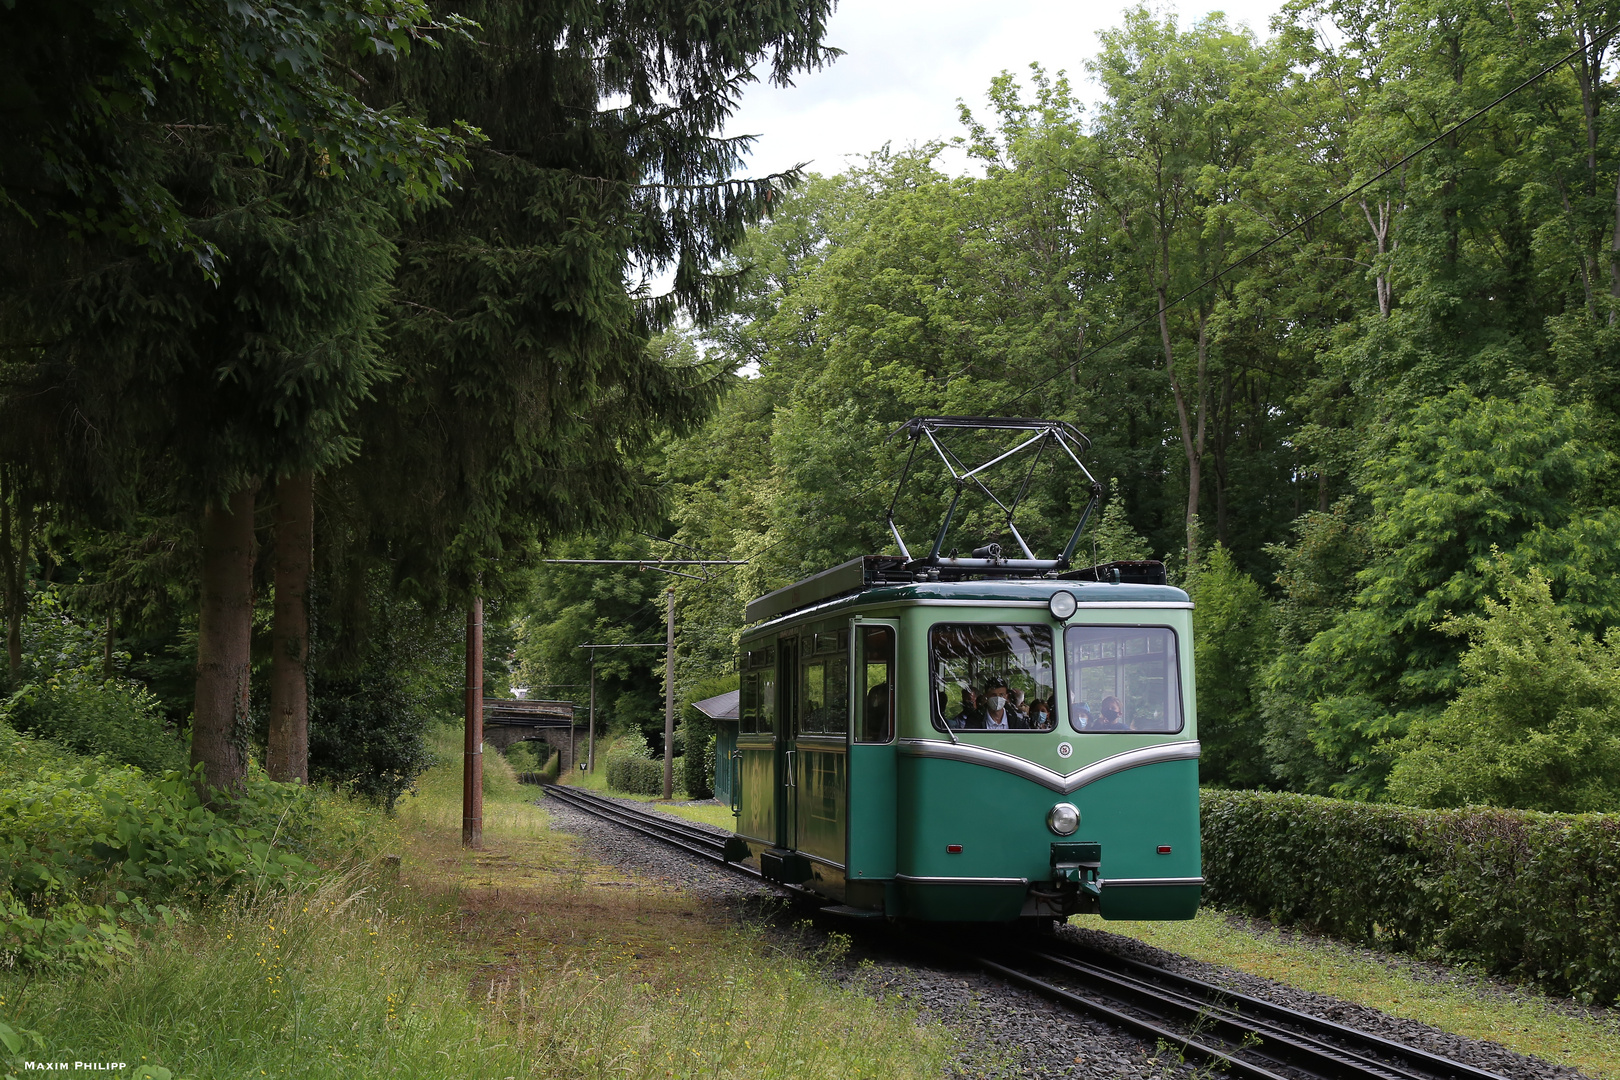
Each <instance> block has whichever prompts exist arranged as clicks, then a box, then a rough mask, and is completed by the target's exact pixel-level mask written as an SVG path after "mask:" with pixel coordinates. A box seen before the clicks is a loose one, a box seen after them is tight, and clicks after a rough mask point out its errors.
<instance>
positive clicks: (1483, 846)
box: [1203, 790, 1620, 1003]
mask: <svg viewBox="0 0 1620 1080" xmlns="http://www.w3.org/2000/svg"><path fill="white" fill-rule="evenodd" d="M1203 856H1204V876H1205V878H1206V879H1207V882H1208V884H1207V886H1206V888H1205V899H1206V900H1207V901H1208V902H1209V903H1211V904H1215V905H1219V906H1221V907H1227V908H1234V909H1237V910H1240V911H1245V912H1248V913H1251V914H1255V915H1260V916H1264V917H1266V918H1270V919H1272V920H1274V921H1277V922H1281V923H1293V924H1302V925H1306V926H1311V927H1314V928H1316V929H1320V930H1322V931H1325V932H1327V933H1330V934H1333V935H1335V936H1338V937H1342V938H1346V939H1348V940H1351V941H1355V942H1360V943H1365V944H1372V945H1379V946H1383V947H1386V948H1393V949H1399V950H1404V951H1410V952H1416V953H1419V954H1423V955H1436V956H1442V957H1447V958H1452V959H1462V960H1468V961H1473V962H1476V963H1479V964H1481V965H1483V966H1484V967H1485V968H1487V969H1488V970H1490V971H1492V972H1495V973H1497V974H1501V975H1507V976H1512V977H1515V978H1521V979H1526V980H1530V981H1534V982H1538V983H1541V984H1542V985H1544V986H1546V987H1547V988H1549V989H1551V990H1554V991H1556V992H1560V993H1573V994H1575V995H1577V996H1578V997H1581V998H1582V999H1584V1000H1588V1001H1598V1002H1603V1003H1610V1002H1614V1001H1616V1000H1620V889H1616V888H1615V882H1616V881H1617V880H1620V815H1613V814H1582V815H1566V814H1544V813H1538V812H1535V811H1525V810H1500V809H1490V808H1469V809H1464V810H1419V809H1414V808H1411V807H1404V806H1390V805H1381V804H1371V803H1361V802H1346V801H1341V800H1337V799H1324V798H1318V797H1315V796H1309V795H1294V794H1288V793H1276V792H1257V791H1214V790H1206V791H1204V792H1203Z"/></svg>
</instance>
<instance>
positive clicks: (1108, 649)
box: [1063, 626, 1181, 734]
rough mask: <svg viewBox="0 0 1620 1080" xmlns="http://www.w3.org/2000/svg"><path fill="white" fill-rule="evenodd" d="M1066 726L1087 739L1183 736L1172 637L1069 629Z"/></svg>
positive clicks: (1155, 631) (1167, 632)
mask: <svg viewBox="0 0 1620 1080" xmlns="http://www.w3.org/2000/svg"><path fill="white" fill-rule="evenodd" d="M1063 646H1064V652H1065V653H1066V654H1067V657H1066V659H1067V661H1068V674H1069V726H1070V727H1072V728H1074V730H1076V731H1078V732H1082V733H1085V734H1090V733H1093V732H1106V731H1146V732H1153V733H1157V734H1171V733H1174V732H1177V731H1180V730H1181V677H1180V667H1179V665H1178V664H1177V662H1176V634H1175V631H1174V630H1171V629H1169V628H1168V627H1163V626H1071V627H1069V628H1068V629H1067V630H1066V631H1064V634H1063Z"/></svg>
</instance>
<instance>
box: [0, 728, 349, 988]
mask: <svg viewBox="0 0 1620 1080" xmlns="http://www.w3.org/2000/svg"><path fill="white" fill-rule="evenodd" d="M377 820H379V816H378V815H369V816H368V815H365V814H361V813H356V807H355V805H354V804H353V803H352V802H351V801H350V800H348V799H345V798H343V797H341V796H337V795H332V794H329V793H324V794H323V793H319V792H316V791H312V790H311V789H308V788H305V787H302V786H299V785H295V784H278V783H274V782H272V781H269V780H267V779H266V778H265V777H264V775H263V774H262V773H261V772H259V771H258V770H254V772H253V774H252V775H251V776H250V777H249V779H248V781H247V782H246V784H244V786H243V788H242V789H241V790H240V791H239V792H238V793H237V794H236V795H235V796H234V797H233V798H232V799H231V800H230V801H228V802H226V803H224V804H223V805H220V806H218V807H217V808H214V809H210V808H208V807H205V806H203V805H202V804H201V803H200V801H199V800H198V797H197V788H196V785H195V784H194V783H193V782H192V778H191V776H190V775H189V774H187V773H184V772H180V771H178V770H171V771H169V772H167V773H165V774H163V776H161V777H157V778H154V777H151V776H149V775H147V774H145V773H143V772H141V771H140V770H139V769H136V768H132V767H130V766H126V765H115V764H111V763H109V762H107V761H106V760H104V759H102V760H87V759H85V758H82V757H79V756H77V755H74V754H71V753H68V752H65V751H63V750H62V749H61V748H60V747H57V746H54V745H52V744H51V743H49V742H45V741H43V740H39V739H35V738H30V737H28V736H26V735H22V734H19V733H18V732H16V731H14V730H13V729H11V728H10V727H8V726H7V725H5V724H4V723H0V966H8V965H14V964H20V965H23V966H29V967H34V966H42V965H51V966H66V967H81V968H82V967H88V966H106V965H108V964H111V963H114V962H116V961H118V960H119V959H120V958H121V957H122V956H124V955H126V954H128V953H129V952H130V951H131V950H132V949H133V948H134V944H135V941H136V939H137V938H138V937H139V936H140V935H141V934H143V933H147V932H149V931H151V930H152V929H153V928H155V927H157V926H160V925H162V924H164V923H167V922H170V921H172V920H174V919H176V918H183V917H184V914H185V912H187V911H190V910H194V909H196V908H198V907H201V906H203V905H205V904H208V903H209V902H211V901H214V900H216V899H218V898H219V897H221V896H223V895H226V894H228V893H232V892H236V891H240V890H241V889H243V888H245V887H253V888H262V887H264V886H266V885H283V884H285V885H290V884H294V883H296V882H299V881H303V880H308V879H311V878H313V877H315V876H316V875H317V874H318V873H319V870H318V865H317V863H316V861H315V860H321V861H324V862H327V863H328V864H331V865H335V864H337V863H339V862H344V861H353V860H354V859H355V858H356V857H357V856H358V857H361V858H364V857H365V856H366V855H367V854H369V853H370V849H371V848H372V847H373V846H374V844H375V840H376V837H375V836H373V835H371V834H372V833H374V832H375V830H376V822H377Z"/></svg>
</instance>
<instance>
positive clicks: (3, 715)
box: [0, 671, 186, 774]
mask: <svg viewBox="0 0 1620 1080" xmlns="http://www.w3.org/2000/svg"><path fill="white" fill-rule="evenodd" d="M0 720H4V721H6V722H7V723H10V724H11V725H12V726H13V727H15V728H17V729H18V730H19V731H26V732H28V733H30V734H33V735H38V736H40V737H42V738H47V739H50V740H51V741H53V742H56V743H60V744H61V745H62V746H65V747H67V748H68V749H70V750H74V751H77V752H78V753H81V754H85V755H87V756H96V755H101V756H104V757H107V758H111V759H112V760H113V761H118V762H123V763H124V764H126V765H135V766H138V767H139V768H141V769H144V770H145V771H147V772H149V773H154V774H159V773H163V772H166V771H168V770H170V769H183V768H185V765H186V748H185V746H184V745H183V744H182V743H181V741H180V739H179V738H178V737H176V735H175V734H174V733H173V732H172V731H170V730H169V729H168V727H167V726H166V725H165V724H164V720H163V712H162V705H161V703H160V702H159V701H158V699H157V696H156V695H154V694H153V693H152V692H151V691H150V690H147V689H146V688H145V687H143V686H140V685H138V684H135V683H130V682H126V681H123V680H118V679H106V680H101V679H97V678H94V677H93V676H90V675H89V674H88V673H85V672H81V671H69V672H65V673H63V674H61V675H53V676H50V677H49V678H47V679H45V680H43V681H41V682H30V683H25V684H24V685H23V686H22V687H21V688H20V689H18V690H17V692H16V693H15V694H13V695H11V697H10V698H9V699H8V700H6V701H5V702H3V703H0Z"/></svg>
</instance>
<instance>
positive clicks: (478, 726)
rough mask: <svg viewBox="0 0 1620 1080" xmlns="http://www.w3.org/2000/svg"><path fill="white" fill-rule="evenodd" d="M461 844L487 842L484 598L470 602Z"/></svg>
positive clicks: (476, 845)
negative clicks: (485, 821)
mask: <svg viewBox="0 0 1620 1080" xmlns="http://www.w3.org/2000/svg"><path fill="white" fill-rule="evenodd" d="M461 846H462V847H470V848H481V847H483V846H484V598H483V597H481V596H476V597H474V598H473V600H472V603H470V604H469V605H467V744H466V748H465V753H464V754H463V755H462V770H461Z"/></svg>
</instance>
